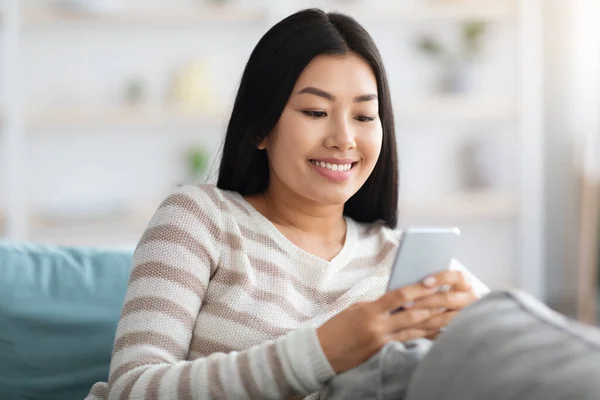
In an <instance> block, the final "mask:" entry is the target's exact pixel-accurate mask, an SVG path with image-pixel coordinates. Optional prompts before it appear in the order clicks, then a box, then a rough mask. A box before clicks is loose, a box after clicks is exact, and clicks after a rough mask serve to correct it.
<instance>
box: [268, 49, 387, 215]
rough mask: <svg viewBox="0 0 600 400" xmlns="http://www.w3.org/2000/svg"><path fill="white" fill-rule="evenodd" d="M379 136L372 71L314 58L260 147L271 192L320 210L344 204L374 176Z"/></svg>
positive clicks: (351, 58) (352, 59)
mask: <svg viewBox="0 0 600 400" xmlns="http://www.w3.org/2000/svg"><path fill="white" fill-rule="evenodd" d="M382 135H383V129H382V126H381V121H380V119H379V107H378V101H377V82H376V79H375V75H374V73H373V71H372V70H371V68H370V66H369V65H368V64H367V63H366V62H365V61H363V60H362V59H361V58H359V57H358V56H357V55H355V54H353V53H350V54H348V55H346V56H330V55H320V56H317V57H316V58H314V59H313V60H312V61H311V62H310V63H309V64H308V66H307V67H306V69H305V70H304V72H303V73H302V74H301V75H300V77H299V78H298V80H297V82H296V85H295V87H294V89H293V91H292V94H291V96H290V98H289V100H288V103H287V104H286V106H285V109H284V110H283V113H282V114H281V117H280V118H279V121H278V122H277V125H276V126H275V128H274V129H273V131H272V132H271V133H270V134H269V135H268V136H267V137H266V139H265V140H264V141H263V142H262V143H261V144H260V146H259V148H261V149H266V151H267V154H268V158H269V164H270V183H269V191H273V190H282V189H283V190H291V191H292V192H293V193H294V194H296V195H299V196H301V197H303V198H305V199H308V200H311V201H313V202H315V203H318V204H322V205H340V204H343V203H345V202H346V201H347V200H348V199H349V198H350V197H352V196H353V195H354V194H355V193H356V192H357V191H358V190H359V189H360V187H361V186H362V185H363V184H364V183H365V181H366V180H367V178H368V177H369V175H370V174H371V172H372V171H373V168H374V167H375V164H376V163H377V159H378V157H379V152H380V150H381V143H382Z"/></svg>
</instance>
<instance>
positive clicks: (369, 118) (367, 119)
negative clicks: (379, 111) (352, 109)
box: [356, 115, 375, 122]
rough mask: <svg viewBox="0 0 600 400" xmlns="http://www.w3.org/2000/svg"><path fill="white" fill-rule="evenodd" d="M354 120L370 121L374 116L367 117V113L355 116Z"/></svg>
mask: <svg viewBox="0 0 600 400" xmlns="http://www.w3.org/2000/svg"><path fill="white" fill-rule="evenodd" d="M356 120H357V121H360V122H371V121H374V120H375V118H374V117H369V116H367V115H359V116H358V117H356Z"/></svg>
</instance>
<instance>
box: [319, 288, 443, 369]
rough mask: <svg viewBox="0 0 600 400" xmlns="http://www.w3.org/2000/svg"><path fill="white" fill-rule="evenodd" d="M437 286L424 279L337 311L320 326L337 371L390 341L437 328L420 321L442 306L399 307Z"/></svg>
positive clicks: (432, 292)
mask: <svg viewBox="0 0 600 400" xmlns="http://www.w3.org/2000/svg"><path fill="white" fill-rule="evenodd" d="M438 290H439V287H437V286H435V285H434V286H426V285H424V284H423V283H419V284H415V285H410V286H405V287H402V288H399V289H396V290H393V291H390V292H387V293H386V294H385V295H383V296H382V297H380V298H379V299H377V300H376V301H373V302H364V303H357V304H355V305H352V306H350V307H348V308H347V309H346V310H344V311H342V312H341V313H339V314H337V315H336V316H335V317H333V318H332V319H330V320H329V321H327V322H326V323H325V324H323V325H322V326H321V327H319V328H318V329H317V336H318V338H319V342H320V343H321V347H322V349H323V352H324V353H325V356H326V357H327V359H328V360H329V363H330V364H331V366H332V368H333V369H334V371H335V372H336V373H341V372H344V371H346V370H349V369H351V368H354V367H355V366H357V365H359V364H361V363H362V362H364V361H366V360H367V359H368V358H370V357H371V356H372V355H373V354H375V353H376V352H378V351H379V350H380V349H381V348H382V347H383V346H384V345H385V344H386V343H388V342H390V341H400V342H405V341H409V340H413V339H416V338H421V337H427V336H428V335H433V334H435V332H436V328H437V326H436V325H435V324H433V328H432V329H429V328H427V327H425V326H423V327H419V326H418V324H420V323H424V322H425V321H429V320H432V319H433V320H435V318H436V316H437V315H438V314H441V313H442V311H439V310H438V309H439V307H431V308H427V307H421V308H417V307H411V308H410V309H407V310H401V311H397V312H394V311H395V310H398V309H399V308H401V307H403V306H405V305H406V304H410V303H412V302H417V301H421V300H423V301H424V300H425V299H426V298H429V297H432V296H434V295H435V293H436V291H438Z"/></svg>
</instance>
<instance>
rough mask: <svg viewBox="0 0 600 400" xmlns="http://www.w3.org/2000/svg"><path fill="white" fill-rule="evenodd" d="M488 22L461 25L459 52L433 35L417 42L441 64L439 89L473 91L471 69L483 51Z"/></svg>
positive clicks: (447, 91)
mask: <svg viewBox="0 0 600 400" xmlns="http://www.w3.org/2000/svg"><path fill="white" fill-rule="evenodd" d="M486 28H487V24H486V22H483V21H467V22H465V23H463V24H462V25H461V31H460V39H461V40H460V44H461V48H460V49H459V50H458V51H455V52H452V51H449V50H448V49H446V48H445V47H444V45H443V44H442V43H440V41H438V40H436V39H435V38H433V37H432V36H429V35H423V36H421V37H420V38H419V40H418V41H417V47H418V48H419V49H420V50H421V51H422V52H423V53H424V54H426V55H428V56H429V57H431V58H432V59H435V60H437V61H438V62H439V63H440V67H441V71H442V73H441V76H440V80H439V83H438V85H437V86H438V90H439V91H440V92H442V93H466V92H469V91H471V90H472V82H471V81H470V76H469V75H470V74H469V70H470V67H471V66H472V64H473V62H475V61H476V60H477V59H478V58H479V57H480V56H481V54H482V51H483V44H482V39H483V37H484V35H485V33H486Z"/></svg>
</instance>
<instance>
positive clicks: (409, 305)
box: [403, 301, 415, 308]
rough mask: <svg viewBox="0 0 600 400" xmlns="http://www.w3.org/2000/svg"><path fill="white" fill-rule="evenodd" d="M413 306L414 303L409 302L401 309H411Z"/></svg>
mask: <svg viewBox="0 0 600 400" xmlns="http://www.w3.org/2000/svg"><path fill="white" fill-rule="evenodd" d="M414 305H415V302H414V301H409V302H408V303H406V304H405V305H404V306H403V307H404V308H410V307H412V306H414Z"/></svg>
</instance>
